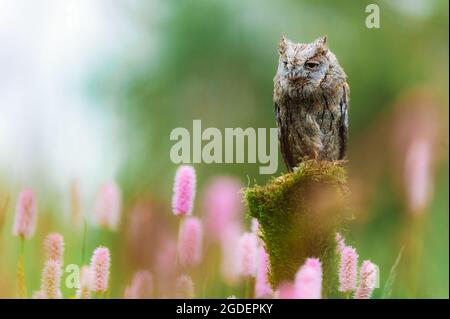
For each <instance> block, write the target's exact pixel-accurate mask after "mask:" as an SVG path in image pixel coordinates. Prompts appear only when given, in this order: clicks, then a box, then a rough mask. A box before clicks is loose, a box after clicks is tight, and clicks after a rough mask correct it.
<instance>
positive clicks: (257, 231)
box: [250, 218, 259, 236]
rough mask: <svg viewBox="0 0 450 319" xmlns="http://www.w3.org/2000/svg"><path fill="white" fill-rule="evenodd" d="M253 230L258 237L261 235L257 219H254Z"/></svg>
mask: <svg viewBox="0 0 450 319" xmlns="http://www.w3.org/2000/svg"><path fill="white" fill-rule="evenodd" d="M250 228H251V230H252V233H253V234H255V235H256V236H258V234H259V222H258V220H257V219H256V218H252V223H251V227H250Z"/></svg>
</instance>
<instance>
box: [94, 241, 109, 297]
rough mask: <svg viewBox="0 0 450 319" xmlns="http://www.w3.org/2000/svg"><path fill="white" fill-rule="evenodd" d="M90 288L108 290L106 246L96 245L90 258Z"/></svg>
mask: <svg viewBox="0 0 450 319" xmlns="http://www.w3.org/2000/svg"><path fill="white" fill-rule="evenodd" d="M90 267H91V271H92V276H93V279H92V290H93V291H95V292H105V291H106V290H108V280H109V267H110V254H109V249H108V248H106V247H98V248H96V249H95V250H94V253H93V254H92V258H91V266H90Z"/></svg>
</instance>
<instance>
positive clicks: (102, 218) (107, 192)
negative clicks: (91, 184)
mask: <svg viewBox="0 0 450 319" xmlns="http://www.w3.org/2000/svg"><path fill="white" fill-rule="evenodd" d="M121 202H122V199H121V193H120V189H119V186H118V185H117V184H116V183H115V182H113V181H111V182H108V183H105V184H104V185H102V187H101V188H100V191H99V193H98V195H97V199H96V203H95V212H96V217H97V222H98V224H99V225H100V226H102V227H104V228H105V229H108V230H111V231H115V230H117V228H118V227H119V223H120V210H121V205H122V204H121Z"/></svg>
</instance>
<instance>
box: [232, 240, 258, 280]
mask: <svg viewBox="0 0 450 319" xmlns="http://www.w3.org/2000/svg"><path fill="white" fill-rule="evenodd" d="M237 250H238V262H239V273H240V274H241V275H242V276H249V277H255V275H256V263H257V257H258V256H257V254H258V240H257V238H256V236H255V234H253V233H244V234H242V236H241V238H240V240H239V245H238V247H237Z"/></svg>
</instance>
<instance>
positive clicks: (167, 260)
mask: <svg viewBox="0 0 450 319" xmlns="http://www.w3.org/2000/svg"><path fill="white" fill-rule="evenodd" d="M176 258H177V243H176V242H175V241H174V240H173V239H172V238H167V239H165V240H164V241H163V245H162V246H161V248H159V249H158V251H157V255H156V261H155V268H156V273H157V274H158V277H166V276H171V275H172V272H173V271H174V266H175V260H176Z"/></svg>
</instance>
